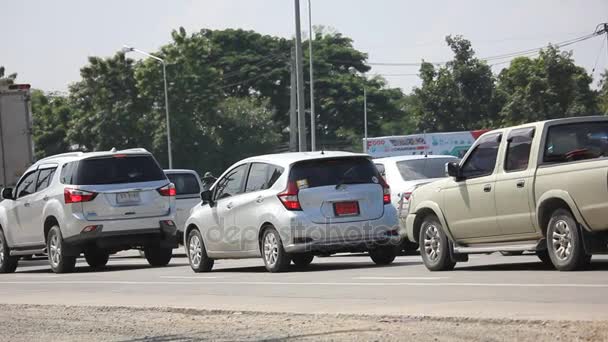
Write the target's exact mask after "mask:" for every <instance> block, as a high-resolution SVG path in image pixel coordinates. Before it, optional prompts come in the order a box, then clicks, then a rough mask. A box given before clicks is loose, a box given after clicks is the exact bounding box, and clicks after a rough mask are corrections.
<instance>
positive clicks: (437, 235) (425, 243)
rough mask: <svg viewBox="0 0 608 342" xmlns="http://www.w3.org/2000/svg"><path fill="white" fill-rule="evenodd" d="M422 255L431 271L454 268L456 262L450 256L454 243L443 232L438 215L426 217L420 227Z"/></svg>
mask: <svg viewBox="0 0 608 342" xmlns="http://www.w3.org/2000/svg"><path fill="white" fill-rule="evenodd" d="M419 241H420V255H421V256H422V261H424V265H425V266H426V268H428V269H429V270H430V271H449V270H453V269H454V266H456V262H454V261H452V259H451V258H450V248H452V245H451V244H450V243H449V241H448V237H447V236H446V235H445V233H444V232H443V227H442V226H441V223H439V220H438V219H437V217H435V216H433V215H430V216H427V217H425V218H424V221H423V222H422V227H421V229H420V240H419Z"/></svg>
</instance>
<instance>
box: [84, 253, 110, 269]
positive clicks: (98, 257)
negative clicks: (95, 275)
mask: <svg viewBox="0 0 608 342" xmlns="http://www.w3.org/2000/svg"><path fill="white" fill-rule="evenodd" d="M84 258H85V260H86V261H87V264H89V266H91V267H92V268H95V269H99V268H102V267H104V266H105V265H106V264H107V263H108V259H110V254H109V253H108V252H105V251H103V250H100V249H98V248H87V249H85V250H84Z"/></svg>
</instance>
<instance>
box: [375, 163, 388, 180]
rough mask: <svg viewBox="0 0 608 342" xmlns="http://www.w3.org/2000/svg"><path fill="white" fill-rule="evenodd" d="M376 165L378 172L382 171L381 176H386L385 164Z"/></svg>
mask: <svg viewBox="0 0 608 342" xmlns="http://www.w3.org/2000/svg"><path fill="white" fill-rule="evenodd" d="M375 165H376V169H378V173H380V176H382V177H385V178H386V169H385V168H384V164H375Z"/></svg>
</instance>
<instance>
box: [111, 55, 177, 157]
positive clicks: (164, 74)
mask: <svg viewBox="0 0 608 342" xmlns="http://www.w3.org/2000/svg"><path fill="white" fill-rule="evenodd" d="M122 51H123V52H124V53H128V52H137V53H139V54H142V55H144V56H146V57H150V58H152V59H154V60H156V61H158V62H160V63H161V64H162V65H163V82H164V86H165V119H166V121H167V153H168V157H169V168H170V169H172V168H173V154H172V153H171V124H170V121H169V94H168V91H167V65H166V63H165V60H164V59H162V58H160V57H157V56H154V55H151V54H149V53H147V52H145V51H142V50H139V49H136V48H134V47H131V46H127V45H125V46H124V47H123V49H122Z"/></svg>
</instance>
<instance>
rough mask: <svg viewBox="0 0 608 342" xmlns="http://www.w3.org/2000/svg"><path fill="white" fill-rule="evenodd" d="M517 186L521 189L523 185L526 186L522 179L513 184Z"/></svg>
mask: <svg viewBox="0 0 608 342" xmlns="http://www.w3.org/2000/svg"><path fill="white" fill-rule="evenodd" d="M515 184H516V185H517V187H518V188H523V187H524V185H526V181H525V180H523V179H520V180H518V181H517V183H515Z"/></svg>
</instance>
